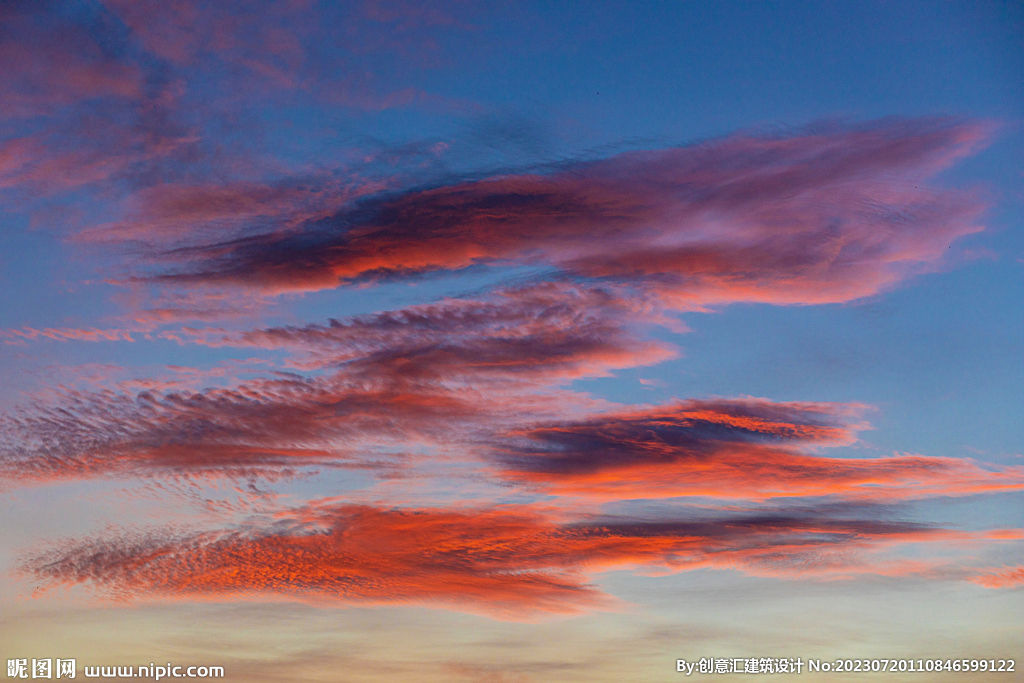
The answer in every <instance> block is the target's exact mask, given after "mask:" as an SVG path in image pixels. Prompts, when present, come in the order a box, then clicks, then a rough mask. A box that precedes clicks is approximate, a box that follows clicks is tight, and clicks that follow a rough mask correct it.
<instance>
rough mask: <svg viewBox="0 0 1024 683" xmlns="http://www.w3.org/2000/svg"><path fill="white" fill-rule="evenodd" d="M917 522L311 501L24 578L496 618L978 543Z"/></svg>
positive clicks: (131, 595) (117, 542) (63, 555)
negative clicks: (608, 576)
mask: <svg viewBox="0 0 1024 683" xmlns="http://www.w3.org/2000/svg"><path fill="white" fill-rule="evenodd" d="M985 538H986V535H985V534H984V533H975V534H971V533H965V532H951V531H947V530H943V529H937V528H933V527H927V526H924V525H919V524H911V523H894V522H881V521H874V520H836V519H828V518H822V517H815V516H814V515H809V514H807V513H806V511H804V512H803V513H802V514H799V515H792V516H789V515H786V514H783V513H776V514H760V515H746V516H741V515H734V516H731V517H722V518H717V519H710V520H709V519H704V520H694V521H658V522H652V521H642V520H607V521H604V522H582V523H557V522H554V521H552V520H550V519H548V518H546V517H544V516H543V515H541V514H539V513H537V512H535V511H531V510H530V509H529V508H523V507H513V508H488V509H456V510H446V509H439V508H416V509H398V508H391V509H386V508H379V507H371V506H354V505H317V504H314V505H312V506H308V507H306V508H301V509H298V510H292V511H291V512H290V513H286V514H284V515H283V516H282V517H281V518H280V519H279V520H277V521H276V522H275V523H274V524H273V525H272V526H270V527H268V528H264V529H262V530H255V531H252V530H250V531H227V532H222V533H201V534H194V535H184V536H181V535H179V536H174V535H171V536H148V537H140V536H134V535H131V534H128V535H118V536H108V537H102V538H97V539H93V540H89V541H85V542H80V543H72V544H70V545H64V546H58V547H56V548H54V549H52V550H51V551H49V552H46V553H43V554H42V555H40V556H37V557H35V558H32V559H30V560H29V561H28V562H27V563H26V565H25V567H24V570H25V571H27V572H28V573H30V574H32V575H34V576H35V577H36V578H37V579H39V580H41V581H43V582H44V583H45V584H47V585H74V584H83V583H85V584H91V585H92V586H93V587H95V588H97V589H99V590H100V591H101V592H103V593H106V594H109V595H111V596H113V597H119V598H122V599H131V600H135V599H147V598H149V597H156V598H165V599H181V600H210V599H212V600H225V599H253V598H264V599H267V598H269V599H272V598H275V597H278V598H280V597H284V598H288V599H297V600H305V601H309V602H313V603H315V604H317V605H324V604H331V603H334V604H339V605H393V604H418V605H426V606H437V607H444V608H451V609H457V610H464V611H470V612H482V613H485V614H489V615H491V616H497V617H499V618H511V619H522V618H531V617H534V616H536V615H537V614H539V613H545V612H546V613H554V614H572V613H575V612H578V611H580V610H585V609H592V608H595V607H603V606H609V605H610V604H612V600H610V599H609V597H608V596H607V595H605V594H603V593H602V592H601V591H600V590H599V589H598V588H597V587H595V586H594V585H592V584H591V583H589V580H588V577H589V576H590V575H592V574H593V573H596V572H602V571H607V570H610V569H623V568H644V567H646V568H649V569H650V568H656V567H662V568H667V569H669V570H671V571H684V570H691V569H696V568H706V567H710V568H719V569H725V568H728V569H739V570H741V571H745V572H748V573H755V574H762V575H769V576H783V577H795V576H804V577H811V578H814V577H817V578H837V577H847V576H854V575H858V574H863V573H873V572H876V571H878V572H881V573H889V574H915V573H919V572H922V571H927V570H928V568H929V566H928V563H925V562H911V563H909V564H906V563H900V562H893V563H889V564H888V565H886V564H885V563H882V564H872V563H867V562H864V561H863V558H862V557H861V555H863V554H864V553H866V552H871V551H878V550H881V549H884V548H886V547H889V546H892V545H900V544H905V543H919V542H930V541H942V542H951V541H957V540H978V539H985Z"/></svg>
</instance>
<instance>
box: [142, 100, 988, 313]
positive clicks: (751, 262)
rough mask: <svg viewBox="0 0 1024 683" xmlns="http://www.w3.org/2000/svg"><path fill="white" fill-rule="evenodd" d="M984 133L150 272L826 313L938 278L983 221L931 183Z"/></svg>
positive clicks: (563, 190) (860, 138)
mask: <svg viewBox="0 0 1024 683" xmlns="http://www.w3.org/2000/svg"><path fill="white" fill-rule="evenodd" d="M988 135H989V127H988V126H986V125H984V124H978V123H965V122H960V121H952V120H938V119H933V120H926V119H918V120H902V121H898V120H884V121H879V122H875V123H873V124H870V125H865V126H859V127H848V128H834V129H832V130H829V131H827V132H805V133H800V134H794V135H792V136H789V137H773V138H767V137H757V136H753V135H735V136H732V137H730V138H725V139H723V140H719V141H714V142H709V143H705V144H703V145H697V146H693V147H683V148H674V149H665V150H657V151H649V152H630V153H625V154H621V155H619V156H616V157H611V158H608V159H603V160H598V161H593V162H585V163H575V164H571V165H568V166H567V167H564V168H563V169H562V170H559V171H556V172H554V173H552V174H550V175H537V174H533V175H509V176H502V177H496V178H489V179H484V180H479V181H473V182H461V183H454V184H450V185H442V186H439V187H436V188H434V189H427V190H413V191H409V192H406V193H396V194H391V195H388V196H384V197H382V198H378V199H373V200H364V201H361V202H357V203H356V204H355V205H354V206H353V207H352V208H351V209H350V210H347V211H344V212H341V213H339V214H338V215H336V216H335V217H333V218H331V219H323V220H318V221H316V222H314V223H310V224H307V225H305V226H304V227H303V229H301V230H299V231H293V232H288V233H287V234H285V233H282V232H280V231H274V232H264V233H263V234H257V235H253V236H251V237H247V238H243V239H239V240H234V241H230V242H223V243H216V244H206V245H195V246H194V247H192V248H189V249H179V250H175V251H173V252H167V253H164V254H163V255H162V258H163V259H164V260H165V262H166V263H167V265H168V268H169V270H168V271H167V272H165V274H164V275H162V276H160V277H159V278H158V280H159V281H163V282H167V283H179V284H190V285H204V284H237V285H245V286H253V287H259V288H263V289H265V290H268V291H273V292H283V291H311V290H319V289H325V288H331V287H337V286H339V285H341V284H345V283H348V282H354V281H358V280H362V279H372V278H375V277H384V276H388V277H396V276H403V275H408V274H413V273H422V272H429V271H434V270H457V269H460V268H465V267H468V266H471V265H474V264H481V263H497V264H500V263H517V264H524V263H525V264H546V265H551V266H555V267H557V268H559V269H561V270H563V271H565V272H567V273H572V274H577V275H582V276H586V277H592V278H603V279H606V280H611V281H616V282H623V283H630V284H632V285H635V286H641V287H644V288H647V289H649V290H652V291H655V292H658V293H659V294H660V295H661V296H662V297H663V299H664V301H665V302H666V303H667V304H668V305H670V306H673V307H679V308H688V309H694V308H696V309H700V308H702V307H704V306H707V305H712V304H716V303H728V302H733V301H756V302H768V303H782V304H794V303H833V302H841V301H849V300H852V299H856V298H860V297H864V296H868V295H871V294H875V293H877V292H879V291H882V290H884V289H886V288H888V287H891V286H892V285H894V284H895V283H897V282H899V281H901V280H902V279H904V278H906V277H908V276H910V275H912V274H914V273H916V272H919V271H921V270H922V269H927V268H932V267H935V264H936V263H937V262H938V261H939V260H940V259H941V258H942V257H943V255H944V253H945V250H946V249H947V248H948V247H949V245H950V244H951V243H952V242H953V241H954V240H955V239H957V238H958V237H962V236H964V235H966V234H970V233H972V232H977V231H978V230H980V229H981V228H980V227H979V226H978V225H977V223H976V220H977V218H978V215H979V213H980V212H981V210H982V208H983V206H982V204H981V203H980V202H979V201H978V199H977V198H976V197H974V196H973V195H971V194H967V193H961V192H956V191H952V190H938V189H934V188H930V187H928V186H927V184H926V181H927V180H928V179H929V178H930V177H931V176H933V175H934V174H935V173H937V172H938V171H940V170H942V169H943V168H946V167H947V166H949V165H950V164H951V163H953V162H954V161H955V160H956V159H958V158H960V157H962V156H964V155H966V154H968V153H970V152H971V151H972V150H973V149H975V148H976V147H977V146H978V145H980V144H981V143H983V142H984V140H985V139H986V138H987V137H988Z"/></svg>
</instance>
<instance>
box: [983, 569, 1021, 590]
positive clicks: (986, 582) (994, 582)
mask: <svg viewBox="0 0 1024 683" xmlns="http://www.w3.org/2000/svg"><path fill="white" fill-rule="evenodd" d="M971 581H973V582H974V583H976V584H978V585H979V586H984V587H985V588H1017V587H1019V586H1024V565H1017V566H1016V567H1008V568H1007V569H1006V570H1005V571H1001V572H993V573H989V574H980V575H978V576H975V577H972V578H971Z"/></svg>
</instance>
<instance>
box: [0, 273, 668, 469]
mask: <svg viewBox="0 0 1024 683" xmlns="http://www.w3.org/2000/svg"><path fill="white" fill-rule="evenodd" d="M643 315H644V313H643V311H639V310H638V309H637V308H636V305H635V304H633V303H631V302H628V301H623V300H621V299H618V298H617V297H615V296H613V295H611V294H610V293H608V292H605V291H602V290H600V289H596V288H590V289H583V288H576V287H570V286H564V285H554V284H552V285H548V286H536V287H531V288H526V289H520V290H505V291H502V292H498V293H495V294H493V295H492V296H490V297H489V298H488V299H485V300H478V301H466V300H447V301H443V302H440V303H437V304H433V305H428V306H416V307H411V308H408V309H405V310H401V311H395V312H389V313H381V314H376V315H372V316H365V317H360V318H355V319H353V320H350V321H348V322H346V323H340V322H337V321H334V322H332V324H330V325H321V326H318V325H310V326H305V327H298V328H276V329H269V330H262V331H255V332H250V333H245V334H243V335H241V337H240V338H238V339H234V340H228V342H225V343H237V344H240V345H245V344H251V345H259V346H284V347H293V348H295V347H297V348H300V349H302V350H303V351H304V352H305V353H307V354H308V360H307V361H306V362H305V363H304V366H305V367H307V368H316V369H324V368H329V369H330V370H331V373H330V374H327V375H322V376H319V377H316V378H303V377H300V376H298V375H292V376H285V377H278V378H275V379H264V380H253V381H246V382H241V383H239V384H238V385H237V386H236V387H234V388H232V389H207V390H203V391H190V392H180V391H172V390H165V391H142V392H139V393H135V394H131V393H125V391H127V390H128V386H127V385H122V389H123V390H124V391H105V392H92V393H88V392H82V391H77V390H75V391H68V392H66V394H65V395H64V398H63V400H59V401H58V402H57V404H56V405H37V406H35V407H32V408H29V409H27V410H25V411H24V412H23V413H22V414H21V415H20V416H18V417H15V418H11V419H9V420H7V421H6V424H5V425H4V429H3V430H0V433H2V435H3V436H4V440H5V441H6V444H7V445H6V447H5V448H4V453H3V457H2V459H0V463H2V465H3V467H4V468H5V469H6V470H7V471H8V472H10V473H11V474H12V476H19V477H22V478H29V479H49V478H52V477H80V476H93V475H96V474H99V473H103V472H114V473H152V472H171V473H182V472H188V471H203V472H208V473H216V472H228V473H231V472H236V471H239V470H251V469H253V468H255V469H259V470H265V471H269V472H273V471H277V470H279V469H281V468H288V467H292V466H305V465H309V464H311V463H331V462H345V463H349V464H351V458H353V457H356V456H357V455H359V454H360V453H363V454H365V453H367V452H370V453H372V454H374V455H373V458H377V457H379V456H378V455H376V453H377V451H379V450H380V448H381V446H382V445H385V446H388V447H401V448H403V449H409V448H413V449H415V448H416V447H417V446H421V445H423V443H424V442H426V443H429V444H435V445H436V444H438V443H439V442H440V441H441V440H443V442H444V443H445V444H446V445H447V446H448V447H449V448H455V447H461V446H465V447H468V446H469V444H470V443H471V442H472V441H473V439H475V438H476V435H477V434H478V433H481V432H489V431H492V430H493V429H494V428H495V426H496V425H505V426H507V425H508V424H509V423H514V422H515V421H516V420H520V419H524V418H525V419H536V417H537V416H538V415H539V414H542V411H543V413H546V412H549V411H550V410H551V409H553V407H554V406H555V405H557V406H558V407H559V409H560V410H561V411H562V414H565V412H566V411H569V412H574V411H573V405H574V403H576V404H579V405H582V404H583V403H586V402H588V401H587V400H585V399H584V398H583V397H573V396H569V395H566V394H564V393H563V394H560V396H559V397H557V398H556V397H555V395H554V394H553V393H552V392H553V391H554V390H555V389H556V387H557V386H558V385H559V384H562V383H565V382H566V381H568V380H570V379H573V378H577V377H581V376H594V375H601V374H606V373H607V372H608V370H609V369H610V368H616V367H630V366H635V365H638V364H647V363H654V362H657V361H660V360H663V359H665V358H667V357H670V356H671V355H672V353H673V352H672V350H671V349H670V348H668V347H667V346H665V345H663V344H659V343H655V342H648V341H643V340H639V339H637V338H636V336H635V335H634V334H633V330H632V325H633V324H634V322H635V321H636V320H639V319H642V318H643ZM23 334H24V333H23ZM51 336H53V335H52V334H51ZM67 336H68V335H67V334H65V335H64V336H63V337H56V338H66V337H67ZM214 343H219V342H214ZM555 393H557V392H555ZM460 445H461V446H460Z"/></svg>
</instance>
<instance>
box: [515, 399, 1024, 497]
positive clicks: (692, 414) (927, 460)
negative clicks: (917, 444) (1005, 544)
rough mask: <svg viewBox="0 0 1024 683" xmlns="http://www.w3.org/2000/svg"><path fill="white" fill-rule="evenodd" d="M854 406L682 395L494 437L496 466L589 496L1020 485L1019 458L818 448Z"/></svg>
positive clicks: (924, 493)
mask: <svg viewBox="0 0 1024 683" xmlns="http://www.w3.org/2000/svg"><path fill="white" fill-rule="evenodd" d="M863 408H864V407H863V406H857V405H842V404H827V403H776V402H773V401H769V400H766V399H728V400H727V399H718V400H690V401H683V402H679V403H676V404H674V405H670V406H658V407H654V408H650V409H646V410H634V411H630V412H626V413H619V414H615V413H612V414H604V415H600V416H598V417H593V418H588V419H586V420H581V421H565V422H554V423H548V424H543V425H540V426H536V427H532V428H528V429H522V430H519V431H515V432H512V433H509V434H506V435H505V437H504V439H503V440H499V441H497V442H496V443H495V452H496V455H495V458H496V460H497V462H498V463H500V466H501V469H500V470H499V474H500V475H501V476H505V477H508V478H510V479H512V480H515V481H520V482H524V483H528V484H531V485H534V486H536V487H538V488H539V489H540V490H543V491H550V492H556V493H559V494H562V495H582V496H588V497H596V498H599V499H608V500H616V499H630V498H670V497H676V496H709V497H713V498H725V499H745V500H762V499H767V498H773V497H787V496H842V497H849V498H859V499H877V500H886V499H894V498H895V499H911V498H926V497H938V496H966V495H972V494H976V493H985V492H994V491H1007V490H1020V489H1024V468H1021V467H996V468H992V469H985V468H982V467H980V466H979V465H978V464H977V463H975V462H973V461H971V460H968V459H961V458H940V457H928V456H923V455H899V456H891V457H879V458H849V457H825V456H821V455H817V454H814V453H813V450H815V449H818V448H821V447H833V446H842V445H848V444H850V443H852V442H853V441H854V440H855V431H856V430H857V429H859V428H863V427H865V426H866V425H864V424H862V423H857V422H854V421H853V418H855V417H856V416H857V414H858V412H860V411H861V410H862V409H863Z"/></svg>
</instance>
